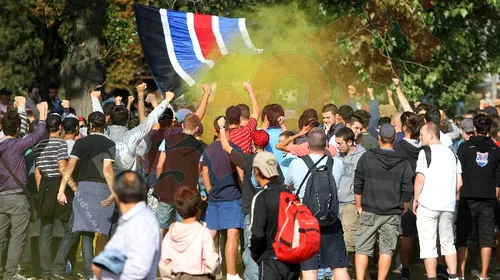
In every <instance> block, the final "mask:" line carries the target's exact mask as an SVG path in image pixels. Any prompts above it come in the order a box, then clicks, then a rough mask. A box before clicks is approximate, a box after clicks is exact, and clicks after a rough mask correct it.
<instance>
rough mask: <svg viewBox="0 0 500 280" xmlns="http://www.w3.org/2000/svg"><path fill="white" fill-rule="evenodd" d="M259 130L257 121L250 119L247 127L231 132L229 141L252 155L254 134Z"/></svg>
mask: <svg viewBox="0 0 500 280" xmlns="http://www.w3.org/2000/svg"><path fill="white" fill-rule="evenodd" d="M256 128H257V120H256V119H254V118H250V119H249V120H248V123H247V124H246V125H245V126H240V127H239V128H233V129H231V130H230V131H229V140H231V142H233V143H234V144H235V145H236V146H238V147H240V148H241V149H242V150H243V152H245V153H247V154H251V153H252V132H254V131H255V129H256Z"/></svg>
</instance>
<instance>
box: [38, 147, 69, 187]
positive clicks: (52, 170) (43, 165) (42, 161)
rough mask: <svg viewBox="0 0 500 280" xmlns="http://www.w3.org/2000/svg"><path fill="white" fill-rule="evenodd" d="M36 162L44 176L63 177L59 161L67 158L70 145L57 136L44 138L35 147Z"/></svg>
mask: <svg viewBox="0 0 500 280" xmlns="http://www.w3.org/2000/svg"><path fill="white" fill-rule="evenodd" d="M34 156H35V163H36V166H37V167H38V169H40V172H41V173H42V175H43V176H46V177H51V178H54V177H61V172H59V161H60V160H67V159H68V158H69V156H68V145H67V144H66V142H65V141H64V140H61V139H56V138H48V139H43V140H42V141H40V143H38V145H37V146H36V147H35V149H34Z"/></svg>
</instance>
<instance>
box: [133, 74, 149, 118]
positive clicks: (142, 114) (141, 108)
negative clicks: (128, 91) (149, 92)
mask: <svg viewBox="0 0 500 280" xmlns="http://www.w3.org/2000/svg"><path fill="white" fill-rule="evenodd" d="M135 88H136V89H137V107H138V108H137V111H138V114H139V121H141V122H142V121H144V120H145V119H146V105H145V104H144V92H145V91H146V83H142V84H139V85H138V86H137V87H135Z"/></svg>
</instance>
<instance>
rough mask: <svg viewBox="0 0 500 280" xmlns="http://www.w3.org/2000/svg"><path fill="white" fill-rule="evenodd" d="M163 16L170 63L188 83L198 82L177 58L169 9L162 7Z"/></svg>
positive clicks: (161, 13)
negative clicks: (169, 19) (169, 21)
mask: <svg viewBox="0 0 500 280" xmlns="http://www.w3.org/2000/svg"><path fill="white" fill-rule="evenodd" d="M160 16H161V24H162V26H163V36H164V37H165V44H166V45H167V52H168V58H169V59H170V63H172V67H174V70H175V72H176V73H177V74H178V75H179V76H180V77H181V78H182V79H183V80H184V81H186V83H188V85H190V86H192V85H194V84H195V83H196V82H195V81H194V79H193V78H192V77H191V76H189V74H188V73H186V71H184V69H182V67H181V65H180V64H179V61H178V60H177V56H176V55H175V51H174V43H173V42H172V36H171V35H170V26H169V24H168V16H167V10H165V9H160Z"/></svg>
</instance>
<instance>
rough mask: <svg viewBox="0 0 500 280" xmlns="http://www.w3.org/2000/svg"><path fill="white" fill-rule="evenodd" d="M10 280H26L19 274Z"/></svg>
mask: <svg viewBox="0 0 500 280" xmlns="http://www.w3.org/2000/svg"><path fill="white" fill-rule="evenodd" d="M11 279H12V280H26V279H27V278H26V277H24V276H22V275H21V274H16V275H14V276H12V278H11Z"/></svg>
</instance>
